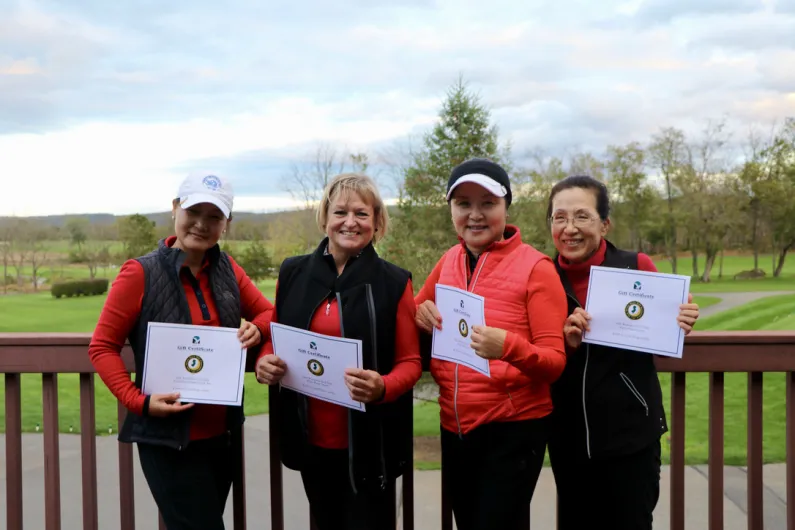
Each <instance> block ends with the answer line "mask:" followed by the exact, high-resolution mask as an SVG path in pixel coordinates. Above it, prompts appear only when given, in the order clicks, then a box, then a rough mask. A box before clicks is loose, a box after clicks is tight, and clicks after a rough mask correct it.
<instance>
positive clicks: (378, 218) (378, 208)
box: [317, 173, 389, 242]
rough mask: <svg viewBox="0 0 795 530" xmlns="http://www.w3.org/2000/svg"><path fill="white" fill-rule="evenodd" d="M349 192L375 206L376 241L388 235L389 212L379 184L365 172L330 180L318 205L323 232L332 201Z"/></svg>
mask: <svg viewBox="0 0 795 530" xmlns="http://www.w3.org/2000/svg"><path fill="white" fill-rule="evenodd" d="M348 193H356V194H357V195H359V196H360V197H361V198H362V200H363V201H364V202H365V203H367V204H368V205H369V206H372V207H373V214H374V216H375V228H376V232H375V234H374V235H373V239H374V242H378V241H379V240H380V239H382V238H383V237H384V236H386V233H387V230H388V229H389V212H388V211H387V209H386V205H384V201H383V200H382V199H381V194H380V193H379V192H378V186H376V184H375V182H374V181H373V179H371V178H370V177H368V176H367V175H365V174H363V173H342V174H340V175H337V176H336V177H334V178H332V179H331V181H329V183H328V184H327V185H326V189H325V190H324V191H323V198H321V199H320V203H319V204H318V206H317V227H318V228H319V229H320V230H321V232H325V231H326V223H327V222H328V210H329V207H330V206H331V202H332V201H333V200H335V199H336V198H337V197H339V196H340V195H345V194H348Z"/></svg>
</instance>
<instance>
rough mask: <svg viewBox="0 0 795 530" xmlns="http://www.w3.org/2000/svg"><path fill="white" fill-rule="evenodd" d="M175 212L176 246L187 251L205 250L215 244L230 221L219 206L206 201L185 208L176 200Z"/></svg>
mask: <svg viewBox="0 0 795 530" xmlns="http://www.w3.org/2000/svg"><path fill="white" fill-rule="evenodd" d="M173 214H174V232H175V233H176V235H177V243H176V244H175V247H177V248H181V249H182V250H184V251H186V252H204V251H206V250H208V249H210V248H212V247H213V246H215V244H216V243H218V240H219V239H221V234H223V233H224V230H226V227H227V225H228V223H229V221H228V220H227V219H226V217H224V214H223V212H221V210H219V209H218V207H217V206H215V205H213V204H210V203H206V202H205V203H199V204H196V205H193V206H190V207H188V208H184V209H183V208H182V207H181V206H180V205H179V202H177V201H174V205H173Z"/></svg>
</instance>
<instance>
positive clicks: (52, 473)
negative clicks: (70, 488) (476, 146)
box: [41, 373, 61, 530]
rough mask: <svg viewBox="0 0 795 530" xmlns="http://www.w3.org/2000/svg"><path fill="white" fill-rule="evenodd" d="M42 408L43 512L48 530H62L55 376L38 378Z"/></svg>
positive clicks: (49, 374)
mask: <svg viewBox="0 0 795 530" xmlns="http://www.w3.org/2000/svg"><path fill="white" fill-rule="evenodd" d="M41 392H42V406H43V408H44V422H43V423H44V510H45V514H44V516H45V527H46V528H47V530H61V456H60V448H59V445H58V437H59V435H60V432H59V431H60V429H59V426H58V374H55V373H45V374H42V376H41Z"/></svg>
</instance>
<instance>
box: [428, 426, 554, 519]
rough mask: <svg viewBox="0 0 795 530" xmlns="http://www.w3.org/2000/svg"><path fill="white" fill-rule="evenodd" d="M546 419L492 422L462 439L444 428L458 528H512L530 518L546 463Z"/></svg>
mask: <svg viewBox="0 0 795 530" xmlns="http://www.w3.org/2000/svg"><path fill="white" fill-rule="evenodd" d="M547 423H548V421H547V419H546V418H543V419H538V420H526V421H515V422H494V423H488V424H486V425H482V426H480V427H477V428H475V429H474V430H473V431H471V432H469V433H467V434H466V435H464V436H463V438H461V437H459V436H458V434H456V433H452V432H450V431H447V430H445V429H442V477H443V481H444V489H445V490H446V491H447V492H448V494H449V495H450V500H451V501H452V506H453V514H454V515H455V522H456V526H457V527H458V529H459V530H491V529H495V528H499V529H500V530H513V529H515V528H516V529H518V528H521V525H522V523H523V522H526V521H528V518H529V516H530V500H531V498H532V497H533V491H534V490H535V487H536V483H537V482H538V475H539V474H540V473H541V467H542V466H543V465H544V449H545V447H546V441H547V429H548V427H547ZM526 526H527V525H526V524H525V527H526Z"/></svg>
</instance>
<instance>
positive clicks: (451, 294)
mask: <svg viewBox="0 0 795 530" xmlns="http://www.w3.org/2000/svg"><path fill="white" fill-rule="evenodd" d="M484 306H485V304H484V298H483V297H482V296H480V295H477V294H472V293H470V292H469V291H464V290H463V289H458V288H456V287H450V286H449V285H441V284H438V283H437V284H436V307H437V309H439V313H440V314H441V315H442V329H441V331H440V330H439V329H438V328H433V344H432V346H431V357H434V358H436V359H442V360H444V361H450V362H453V363H457V364H462V365H464V366H466V367H468V368H472V369H473V370H475V371H476V372H480V373H481V374H483V375H485V376H486V377H491V371H490V370H489V360H488V359H484V358H483V357H480V356H479V355H478V354H477V353H475V350H473V349H472V346H471V344H472V326H483V325H484V324H485V322H486V315H485V307H484Z"/></svg>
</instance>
